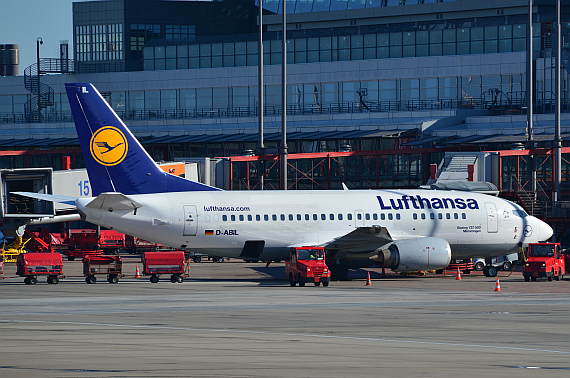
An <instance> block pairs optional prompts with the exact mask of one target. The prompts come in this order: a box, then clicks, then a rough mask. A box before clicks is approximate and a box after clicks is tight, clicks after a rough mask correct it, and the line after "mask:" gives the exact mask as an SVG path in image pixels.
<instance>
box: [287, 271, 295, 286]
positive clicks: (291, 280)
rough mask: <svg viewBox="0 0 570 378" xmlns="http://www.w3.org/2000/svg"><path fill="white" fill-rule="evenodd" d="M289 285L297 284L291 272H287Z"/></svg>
mask: <svg viewBox="0 0 570 378" xmlns="http://www.w3.org/2000/svg"><path fill="white" fill-rule="evenodd" d="M289 285H291V287H295V286H297V281H295V279H294V278H293V273H289Z"/></svg>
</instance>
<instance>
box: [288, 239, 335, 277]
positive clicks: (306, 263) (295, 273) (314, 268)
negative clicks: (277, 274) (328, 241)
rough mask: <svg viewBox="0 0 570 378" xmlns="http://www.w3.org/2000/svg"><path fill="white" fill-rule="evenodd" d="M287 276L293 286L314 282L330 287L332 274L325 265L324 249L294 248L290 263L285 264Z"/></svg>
mask: <svg viewBox="0 0 570 378" xmlns="http://www.w3.org/2000/svg"><path fill="white" fill-rule="evenodd" d="M285 276H286V277H289V284H290V285H291V286H296V285H297V284H299V286H305V284H306V283H307V282H312V283H314V284H315V286H319V285H320V284H321V283H322V284H323V286H329V282H330V280H331V272H330V270H329V268H328V266H327V264H326V263H325V250H324V248H322V247H292V248H291V249H290V252H289V261H286V262H285Z"/></svg>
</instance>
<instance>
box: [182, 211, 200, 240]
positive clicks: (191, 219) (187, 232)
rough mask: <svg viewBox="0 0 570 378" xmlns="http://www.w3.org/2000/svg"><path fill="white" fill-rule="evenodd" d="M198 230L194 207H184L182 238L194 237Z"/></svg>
mask: <svg viewBox="0 0 570 378" xmlns="http://www.w3.org/2000/svg"><path fill="white" fill-rule="evenodd" d="M197 229H198V214H197V213H196V206H194V205H185V206H184V236H194V235H196V230H197Z"/></svg>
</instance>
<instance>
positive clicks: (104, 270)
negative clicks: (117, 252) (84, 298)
mask: <svg viewBox="0 0 570 378" xmlns="http://www.w3.org/2000/svg"><path fill="white" fill-rule="evenodd" d="M122 273H123V260H122V259H121V258H120V257H119V256H85V257H84V258H83V275H84V276H85V282H87V283H88V284H94V283H96V282H97V277H95V276H96V275H98V274H105V275H107V282H109V283H118V282H119V278H121V277H124V275H123V274H122Z"/></svg>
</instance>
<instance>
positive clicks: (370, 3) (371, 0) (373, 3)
mask: <svg viewBox="0 0 570 378" xmlns="http://www.w3.org/2000/svg"><path fill="white" fill-rule="evenodd" d="M381 3H382V0H366V8H378V7H380V6H382V4H381Z"/></svg>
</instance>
